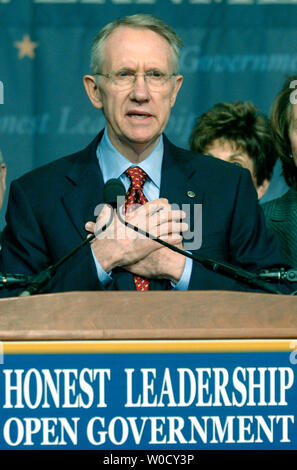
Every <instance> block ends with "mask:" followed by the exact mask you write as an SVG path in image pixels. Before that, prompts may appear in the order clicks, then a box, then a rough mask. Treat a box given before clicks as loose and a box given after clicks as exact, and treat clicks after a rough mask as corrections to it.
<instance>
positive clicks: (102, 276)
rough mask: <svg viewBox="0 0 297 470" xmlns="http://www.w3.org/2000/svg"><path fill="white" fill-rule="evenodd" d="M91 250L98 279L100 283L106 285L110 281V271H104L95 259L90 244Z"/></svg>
mask: <svg viewBox="0 0 297 470" xmlns="http://www.w3.org/2000/svg"><path fill="white" fill-rule="evenodd" d="M91 252H92V256H93V259H94V263H95V266H96V270H97V276H98V279H99V281H100V282H101V284H102V285H103V287H106V286H107V285H108V284H109V283H110V282H111V281H112V277H111V275H110V274H111V271H110V272H109V273H107V272H106V271H104V269H103V268H102V266H101V264H100V263H99V261H98V260H97V258H96V256H95V255H94V253H93V250H92V246H91Z"/></svg>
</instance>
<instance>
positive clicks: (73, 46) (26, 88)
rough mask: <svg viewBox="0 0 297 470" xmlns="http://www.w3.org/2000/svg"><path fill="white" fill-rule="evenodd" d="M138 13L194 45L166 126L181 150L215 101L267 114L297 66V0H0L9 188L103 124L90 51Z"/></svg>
mask: <svg viewBox="0 0 297 470" xmlns="http://www.w3.org/2000/svg"><path fill="white" fill-rule="evenodd" d="M139 12H145V13H153V14H155V15H157V16H159V17H161V18H162V19H163V20H165V21H167V22H168V23H169V24H171V26H173V27H174V28H175V29H176V30H177V32H178V33H179V35H180V36H181V37H182V39H183V40H184V43H185V47H184V49H183V52H182V57H181V72H182V74H183V75H184V78H185V80H184V84H183V88H182V90H181V93H180V95H179V97H178V100H177V103H176V106H175V108H174V111H173V114H172V117H171V120H170V123H169V126H168V128H167V135H168V137H169V138H170V139H172V141H173V142H174V143H176V144H177V145H180V146H182V147H188V140H189V135H190V132H191V129H192V126H193V123H194V120H195V119H196V117H197V116H198V115H200V114H201V113H202V112H204V111H206V110H207V109H208V108H209V107H210V106H212V105H213V104H214V103H216V102H219V101H234V100H236V99H240V100H251V101H253V102H254V103H255V104H256V105H257V106H258V107H259V108H260V109H261V110H262V111H264V112H268V111H269V108H270V105H271V102H272V100H273V99H274V97H275V95H276V93H277V91H278V90H279V88H280V86H281V84H282V82H283V80H284V77H285V76H286V75H288V74H292V73H296V71H297V49H296V43H297V41H296V40H297V33H296V17H297V1H296V0H278V1H275V0H228V1H225V0H0V54H1V55H0V59H1V60H0V104H1V105H0V149H1V150H2V152H3V155H4V158H5V160H6V163H7V166H8V185H9V183H10V181H11V180H12V179H15V178H16V177H18V176H20V175H22V174H23V173H25V172H27V171H29V170H31V169H32V168H36V167H38V166H40V165H43V164H45V163H47V162H49V161H52V160H54V159H57V158H59V157H61V156H64V155H66V154H69V153H71V152H73V151H76V150H78V149H81V148H82V147H84V146H85V145H87V144H88V142H89V141H90V140H91V139H92V138H93V137H94V136H95V135H96V133H97V132H98V130H99V129H100V128H102V126H103V125H104V119H103V117H102V115H101V113H100V112H98V111H96V110H95V109H94V108H92V105H91V104H90V102H89V100H88V98H87V96H86V94H85V92H84V89H83V85H82V76H83V75H84V74H85V73H88V72H89V49H90V46H91V43H92V40H93V38H94V36H95V35H96V33H97V32H98V31H99V29H100V28H101V27H102V26H103V25H104V24H106V23H107V22H109V21H112V20H114V19H115V18H117V17H120V16H123V15H128V14H135V13H139ZM2 91H3V93H2ZM6 200H7V194H6ZM6 200H5V204H4V209H5V206H6V203H7V202H6ZM3 212H4V211H2V214H1V217H2V218H1V225H3Z"/></svg>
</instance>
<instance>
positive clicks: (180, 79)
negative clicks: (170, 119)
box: [170, 75, 183, 107]
mask: <svg viewBox="0 0 297 470" xmlns="http://www.w3.org/2000/svg"><path fill="white" fill-rule="evenodd" d="M182 83H183V76H182V75H177V77H175V84H174V88H173V92H172V96H171V100H170V104H171V107H173V106H174V103H175V100H176V97H177V94H178V92H179V90H180V88H181V86H182Z"/></svg>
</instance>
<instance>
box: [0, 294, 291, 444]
mask: <svg viewBox="0 0 297 470" xmlns="http://www.w3.org/2000/svg"><path fill="white" fill-rule="evenodd" d="M296 320H297V298H296V297H294V296H288V295H273V294H258V293H240V292H226V291H189V292H143V293H139V292H67V293H61V294H44V295H37V296H32V297H22V298H8V299H2V300H0V353H1V352H2V361H1V354H0V449H4V450H26V451H27V450H59V451H60V450H71V451H76V450H83V451H85V450H88V451H93V450H96V451H98V450H103V451H105V450H108V451H112V452H117V451H121V450H123V451H127V450H129V451H131V449H132V450H133V449H134V450H141V451H147V450H154V451H159V452H161V451H172V450H174V451H179V452H183V451H187V452H189V451H191V452H194V453H195V452H198V451H199V452H200V451H203V450H206V451H209V450H211V451H212V450H224V451H225V450H231V451H232V450H290V451H291V450H297V428H296V422H297V400H296V396H297V321H296ZM1 348H2V351H1Z"/></svg>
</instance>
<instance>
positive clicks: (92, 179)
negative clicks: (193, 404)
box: [0, 133, 283, 296]
mask: <svg viewBox="0 0 297 470" xmlns="http://www.w3.org/2000/svg"><path fill="white" fill-rule="evenodd" d="M101 136H102V133H100V134H99V136H97V137H96V138H95V139H94V140H93V142H92V143H91V144H90V145H89V146H88V147H87V148H86V149H84V150H82V151H80V152H78V153H75V154H72V155H70V156H67V157H64V158H62V159H59V160H57V161H55V162H52V163H50V164H48V165H46V166H43V167H41V168H39V169H36V170H33V171H32V172H30V173H29V174H27V175H25V176H22V177H21V178H19V179H18V180H16V181H14V182H13V183H12V184H11V188H10V196H9V203H8V209H7V214H6V220H7V226H6V229H5V231H4V236H3V246H2V251H1V264H0V270H1V271H2V273H23V274H28V275H32V274H34V273H37V272H39V271H40V270H43V269H44V268H46V267H47V266H49V265H52V264H54V263H56V262H57V261H58V260H59V259H60V258H61V257H63V256H64V255H65V254H66V253H68V252H70V250H71V249H72V248H73V247H75V246H77V245H78V244H79V243H81V242H82V241H83V240H84V239H85V237H86V235H87V234H86V232H85V229H84V226H85V223H86V221H88V220H95V217H94V209H95V207H96V205H97V204H99V203H102V201H103V180H102V175H101V172H100V169H99V165H98V161H97V158H96V148H97V145H98V142H99V139H100V138H101ZM164 144H165V148H164V159H163V164H162V175H161V189H160V197H165V198H168V200H169V202H170V203H177V204H178V205H179V207H182V204H192V205H193V204H194V203H202V204H203V227H202V247H201V248H200V249H199V250H198V251H197V254H199V255H201V256H204V257H210V258H214V259H218V260H226V261H228V262H230V263H234V264H237V265H241V266H242V267H244V268H245V269H248V270H252V271H256V270H259V269H261V268H263V267H271V266H280V265H283V262H282V259H281V256H280V254H279V251H278V242H277V240H276V238H274V236H273V235H272V233H268V232H267V230H266V229H265V223H264V217H263V213H262V210H261V208H260V207H259V206H258V204H257V195H256V192H255V190H254V187H253V185H252V182H251V178H250V175H249V172H248V171H247V170H243V169H241V168H239V167H237V166H235V165H231V164H229V163H225V162H222V161H220V160H218V159H216V158H213V157H209V156H207V157H206V156H203V155H197V154H193V153H190V152H188V151H186V150H183V149H180V148H177V147H175V146H174V145H172V144H171V143H170V142H169V141H168V140H167V139H166V137H164ZM189 190H191V191H193V192H195V194H196V197H195V198H190V197H188V195H187V192H188V191H189ZM150 287H151V289H169V288H171V287H170V283H169V282H168V281H166V280H163V281H157V280H156V281H152V282H151V284H150ZM100 289H103V286H102V285H101V283H100V282H99V280H98V277H97V273H96V269H95V264H94V261H93V258H92V254H91V249H90V247H89V246H86V247H84V248H83V249H82V250H80V251H79V252H78V253H77V254H76V255H75V256H73V257H72V258H71V259H70V260H68V261H67V262H66V263H65V264H63V265H62V266H60V268H59V270H58V272H57V273H56V275H55V276H54V277H53V279H52V280H51V281H50V282H49V283H48V285H47V287H46V290H45V291H46V292H57V291H74V290H100ZM107 289H116V290H117V289H118V290H122V289H123V290H130V289H135V286H134V282H133V276H132V275H131V274H129V273H127V272H126V271H124V270H123V269H116V270H114V272H113V282H112V283H111V284H110V285H109V286H108V287H107ZM189 289H199V290H200V289H231V290H232V289H234V290H241V289H243V290H245V289H246V288H245V287H243V286H242V285H240V284H237V283H236V282H235V281H233V280H231V279H230V278H228V277H225V276H224V275H221V274H217V273H214V272H212V271H209V270H208V269H207V268H205V267H203V266H201V265H200V264H199V263H194V264H193V271H192V276H191V281H190V285H189ZM0 295H2V296H7V295H12V293H8V292H5V291H2V293H1V294H0ZM14 295H15V292H14Z"/></svg>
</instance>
